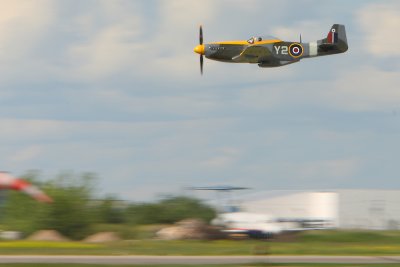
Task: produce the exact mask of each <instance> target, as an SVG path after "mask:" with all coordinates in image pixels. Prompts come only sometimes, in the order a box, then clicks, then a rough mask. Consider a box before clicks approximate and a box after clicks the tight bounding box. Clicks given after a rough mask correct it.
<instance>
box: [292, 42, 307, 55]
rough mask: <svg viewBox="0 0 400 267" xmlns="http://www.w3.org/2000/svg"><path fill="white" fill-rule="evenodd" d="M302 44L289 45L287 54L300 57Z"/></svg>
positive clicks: (302, 50)
mask: <svg viewBox="0 0 400 267" xmlns="http://www.w3.org/2000/svg"><path fill="white" fill-rule="evenodd" d="M303 52H304V49H303V46H302V45H301V44H299V43H293V44H291V45H290V46H289V55H291V56H292V57H294V58H298V57H301V56H302V55H303Z"/></svg>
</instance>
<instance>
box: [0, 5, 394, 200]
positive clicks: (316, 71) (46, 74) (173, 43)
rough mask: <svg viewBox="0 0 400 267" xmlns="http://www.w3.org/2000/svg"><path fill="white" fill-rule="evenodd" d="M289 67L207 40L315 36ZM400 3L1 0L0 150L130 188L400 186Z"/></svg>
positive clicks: (31, 164) (8, 157)
mask: <svg viewBox="0 0 400 267" xmlns="http://www.w3.org/2000/svg"><path fill="white" fill-rule="evenodd" d="M334 23H341V24H345V25H346V29H347V37H348V41H349V46H350V48H349V51H348V52H347V53H346V54H342V55H337V56H330V57H323V58H316V59H308V60H307V59H306V60H304V61H302V62H300V63H299V64H293V65H290V66H286V67H283V68H275V69H261V68H258V67H257V65H247V64H223V63H219V62H213V61H209V60H206V61H205V66H204V72H205V73H204V76H203V77H201V76H200V75H199V58H198V55H196V54H194V53H193V47H194V46H195V45H197V42H198V26H199V25H200V24H203V26H204V35H205V41H206V42H207V41H220V40H232V39H247V38H248V37H250V36H252V35H257V34H271V35H275V36H277V37H280V38H281V39H284V40H298V38H299V34H300V33H301V34H302V36H303V41H313V40H317V39H321V38H323V37H325V36H326V34H327V32H328V30H329V29H330V27H331V25H332V24H334ZM398 25H400V4H399V2H398V1H334V2H332V1H331V2H328V1H311V0H310V1H289V0H287V1H285V0H280V1H265V0H244V1H240V0H237V1H233V0H232V1H228V0H223V1H222V0H203V1H192V0H189V1H188V0H168V1H167V0H164V1H163V0H159V1H157V0H151V1H149V0H146V1H118V0H115V1H108V0H104V1H101V0H97V1H91V0H88V1H76V0H68V1H52V0H37V1H33V0H19V1H11V0H10V1H2V9H1V10H0V71H1V73H2V75H1V76H0V104H1V105H0V123H1V125H2V130H1V131H0V148H1V151H2V153H1V154H0V162H1V164H2V169H4V170H7V171H10V172H12V173H13V174H14V175H17V176H18V175H22V174H24V173H25V172H26V171H27V170H31V169H36V170H41V171H42V174H43V177H44V178H45V179H46V178H50V177H52V176H53V175H55V174H57V173H59V172H60V171H63V170H73V171H75V172H77V173H80V172H86V171H89V172H95V173H97V174H98V176H99V184H98V188H99V189H100V192H102V193H111V194H115V195H117V196H119V197H120V198H123V199H128V200H149V199H154V197H155V196H157V194H160V193H173V194H174V193H180V192H181V189H182V188H184V187H185V186H193V185H221V184H222V185H225V184H229V185H237V186H249V187H253V188H255V189H254V191H256V190H267V189H277V190H278V189H279V190H280V189H299V190H303V189H335V188H387V189H393V188H400V179H398V176H399V175H400V170H399V159H398V156H399V151H400V142H399V134H400V88H399V87H398V84H400V75H399V74H400V73H399V70H400V63H399V62H400V61H399V59H400V49H398V47H397V44H400V37H399V35H398V34H396V33H397V32H398Z"/></svg>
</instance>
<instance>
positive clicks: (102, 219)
mask: <svg viewBox="0 0 400 267" xmlns="http://www.w3.org/2000/svg"><path fill="white" fill-rule="evenodd" d="M38 176H39V173H37V172H31V173H29V174H27V175H25V176H24V177H22V178H24V179H26V180H29V181H31V182H32V183H34V184H36V185H38V186H39V187H40V188H41V189H42V190H43V191H45V192H46V194H48V195H49V196H50V197H51V198H53V200H54V203H52V204H43V203H38V202H36V201H34V200H32V199H31V198H30V197H28V196H26V195H25V194H23V193H20V192H14V191H7V192H6V198H5V203H3V205H2V207H0V208H1V210H0V214H1V216H0V224H1V225H2V227H3V228H4V229H8V230H14V231H21V232H23V233H24V235H29V234H31V233H33V232H34V231H37V230H42V229H49V230H57V231H59V232H60V233H62V234H63V235H65V236H67V237H69V238H71V239H76V240H79V239H82V238H84V237H86V236H87V235H89V234H91V233H92V232H93V231H94V229H98V228H99V227H98V225H103V227H100V228H101V229H107V227H104V225H107V226H109V228H110V229H115V227H112V226H116V225H120V226H121V227H127V226H133V225H144V224H171V223H175V222H177V221H180V220H182V219H186V218H198V219H203V220H205V221H210V220H211V219H212V218H214V217H215V210H214V209H213V208H211V207H210V206H207V205H205V204H203V203H202V202H201V201H200V200H198V199H194V198H190V197H185V196H171V197H166V198H164V199H161V200H159V201H157V202H155V203H128V202H124V201H119V200H118V199H117V198H115V197H112V196H107V197H104V198H98V197H97V198H96V197H95V196H96V190H95V184H96V181H97V178H96V176H95V175H94V174H91V173H85V174H80V175H74V174H72V173H63V174H60V175H58V176H57V177H56V178H55V179H53V180H50V181H47V182H44V183H43V182H42V183H41V182H39V179H38Z"/></svg>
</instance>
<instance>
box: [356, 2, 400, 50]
mask: <svg viewBox="0 0 400 267" xmlns="http://www.w3.org/2000/svg"><path fill="white" fill-rule="evenodd" d="M357 21H358V23H359V24H360V26H361V28H362V30H363V32H364V36H363V37H364V42H363V44H364V46H365V49H366V50H367V51H368V52H370V53H371V54H372V55H374V56H378V57H392V56H400V50H399V48H398V45H397V44H399V43H400V36H399V35H398V34H397V32H398V30H399V29H398V28H399V25H400V4H399V2H397V1H391V2H386V3H374V4H370V5H367V6H366V7H364V8H362V9H361V10H360V11H359V12H357Z"/></svg>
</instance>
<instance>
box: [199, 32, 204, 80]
mask: <svg viewBox="0 0 400 267" xmlns="http://www.w3.org/2000/svg"><path fill="white" fill-rule="evenodd" d="M199 43H200V45H203V26H201V25H200V32H199ZM203 64H204V57H203V54H200V73H201V75H203Z"/></svg>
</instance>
